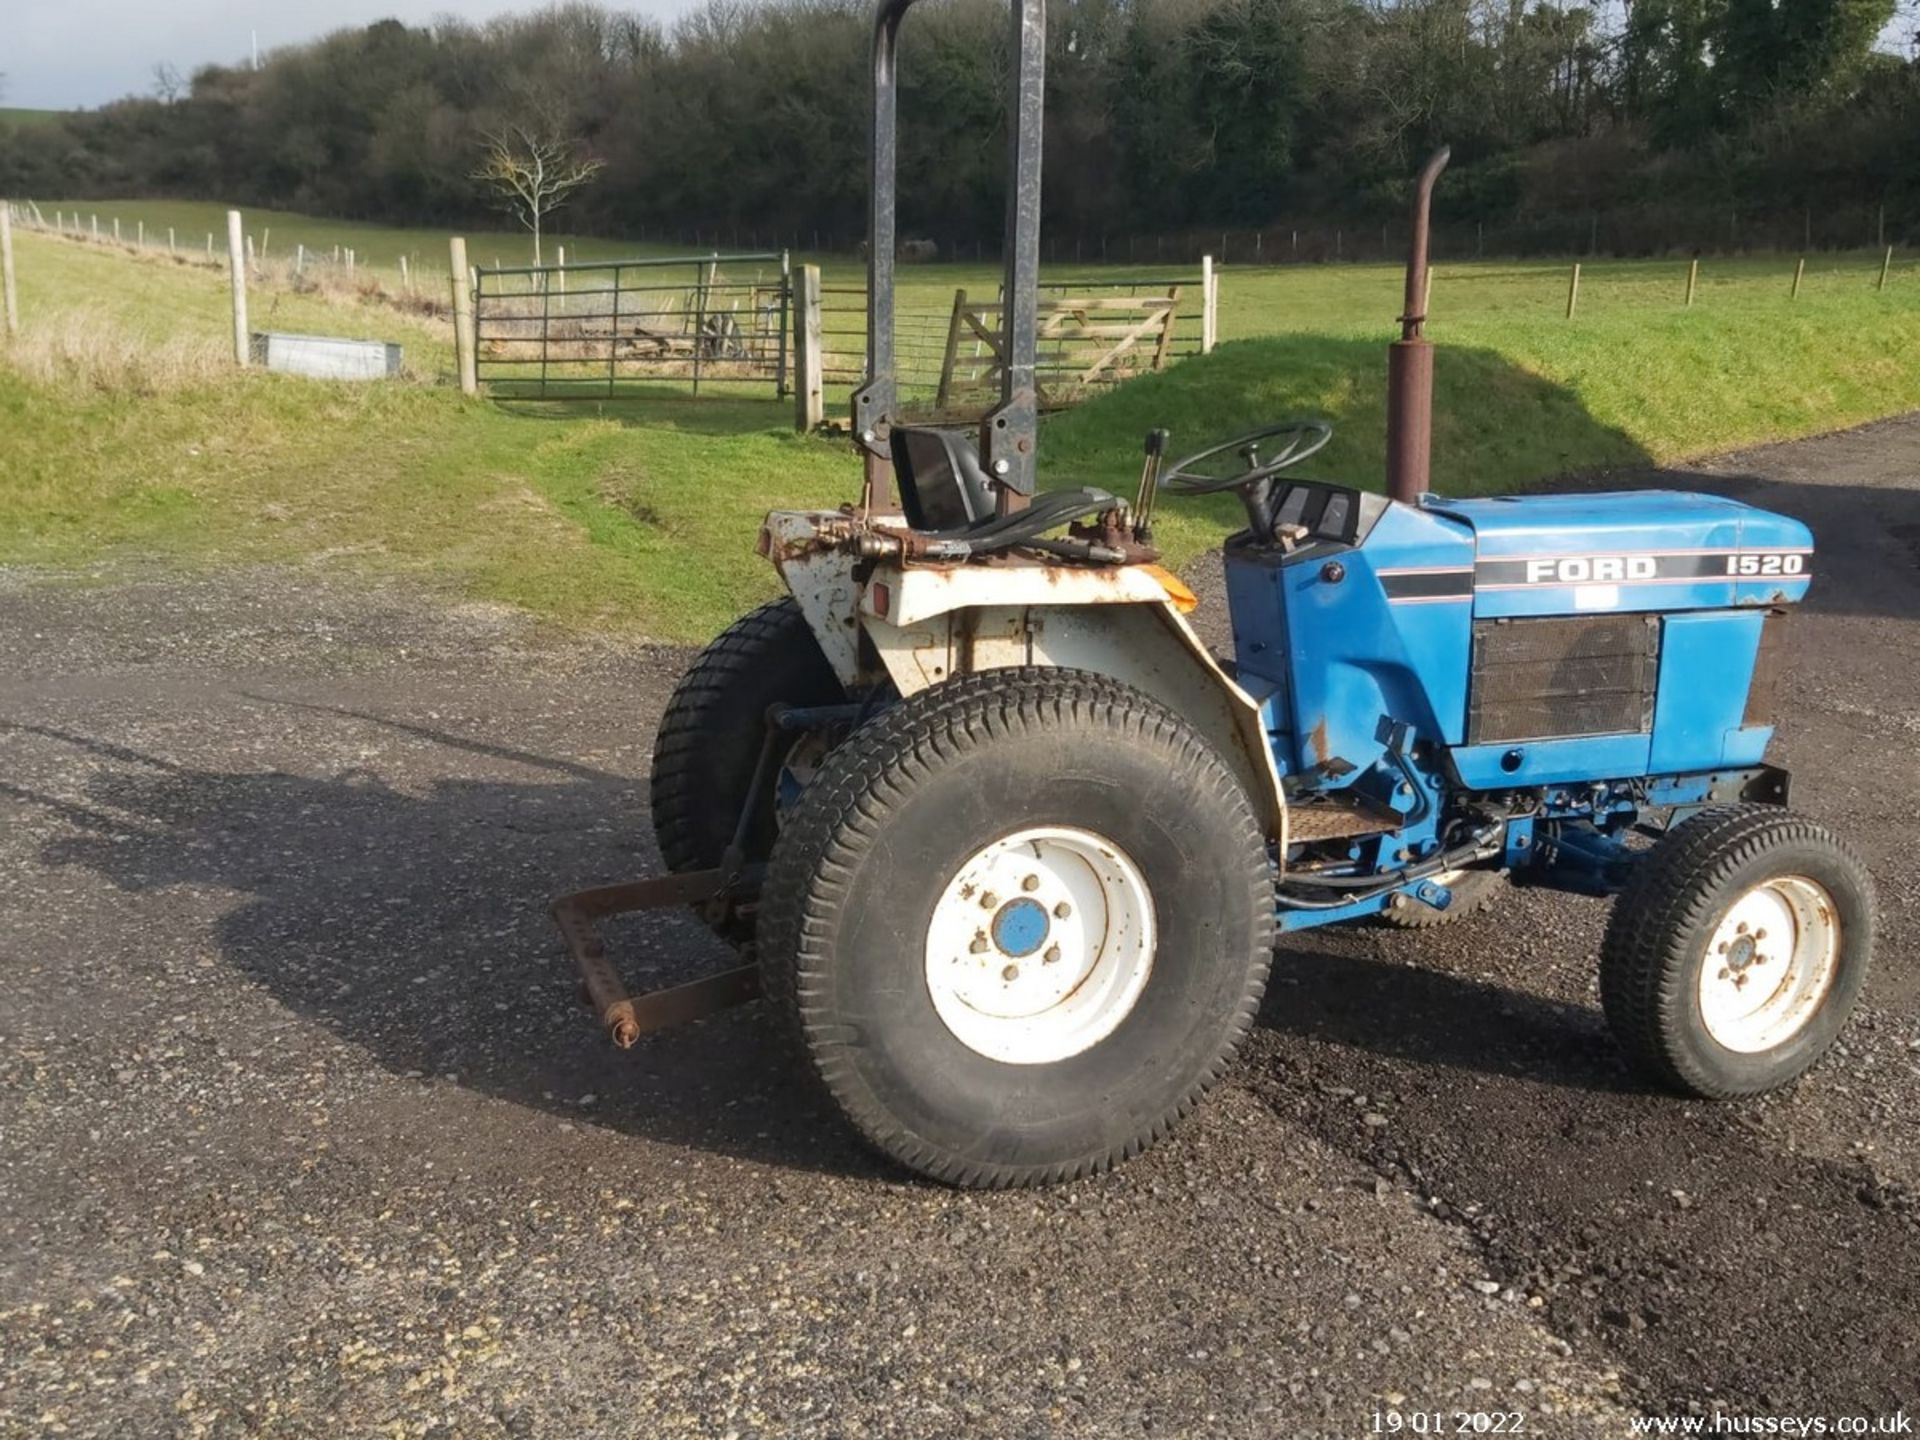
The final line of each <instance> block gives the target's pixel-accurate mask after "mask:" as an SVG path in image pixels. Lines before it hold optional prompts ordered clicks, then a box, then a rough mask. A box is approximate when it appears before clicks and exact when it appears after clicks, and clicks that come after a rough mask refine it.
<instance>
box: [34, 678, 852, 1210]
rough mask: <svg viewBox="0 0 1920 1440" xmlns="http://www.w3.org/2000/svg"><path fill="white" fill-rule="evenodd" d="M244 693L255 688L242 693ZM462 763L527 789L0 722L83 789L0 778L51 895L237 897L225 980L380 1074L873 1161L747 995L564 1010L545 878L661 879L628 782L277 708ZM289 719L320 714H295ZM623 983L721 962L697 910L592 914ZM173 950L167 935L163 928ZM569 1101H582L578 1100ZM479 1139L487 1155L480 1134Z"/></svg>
mask: <svg viewBox="0 0 1920 1440" xmlns="http://www.w3.org/2000/svg"><path fill="white" fill-rule="evenodd" d="M255 698H256V699H257V698H258V697H255ZM302 711H307V712H318V714H319V715H321V716H332V717H337V718H338V719H339V720H342V721H348V722H351V723H353V724H356V725H371V726H375V727H382V728H389V729H393V730H398V731H400V732H402V733H404V734H406V735H408V736H409V737H412V738H413V739H416V740H421V741H426V742H430V743H431V744H432V745H433V746H436V747H444V748H448V749H451V750H453V751H455V752H457V758H454V759H453V760H452V762H451V764H449V763H448V760H447V757H444V756H442V757H437V758H436V760H435V762H434V763H435V764H436V765H437V766H438V768H441V769H443V770H444V769H449V768H452V767H453V766H460V767H462V768H471V769H484V770H487V771H494V772H498V771H501V770H509V771H520V772H523V773H525V774H526V775H527V776H528V777H529V778H526V779H518V780H512V781H506V780H500V779H494V778H489V779H484V780H481V779H462V778H435V779H431V780H426V781H421V780H418V779H414V778H411V777H409V778H408V779H407V780H406V781H405V782H404V784H395V783H390V782H389V780H387V779H386V778H383V776H382V775H380V774H377V773H374V772H372V771H370V770H361V769H344V770H341V771H340V772H339V773H337V774H333V775H330V776H324V777H320V776H313V775H302V774H290V773H285V772H281V771H260V772H247V771H236V772H218V771H210V770H202V769H196V768H193V767H189V766H183V765H178V764H175V763H173V762H171V761H167V760H164V759H161V758H159V757H157V756H154V755H150V754H147V753H144V752H141V751H138V750H135V749H131V748H129V747H126V746H123V745H117V744H113V743H110V742H107V741H103V740H99V739H95V738H92V737H90V736H86V735H81V734H74V733H71V732H66V731H59V730H53V729H50V728H47V727H38V726H29V725H20V724H10V723H6V722H0V732H9V733H13V734H16V735H19V734H32V735H35V736H38V737H39V738H41V739H43V740H51V741H53V742H55V743H58V744H61V745H64V746H67V747H70V748H71V749H72V750H73V752H74V754H75V759H76V761H77V766H76V768H84V769H87V770H90V771H91V774H90V776H89V778H88V779H87V780H86V781H85V782H84V787H83V792H82V798H81V799H79V800H68V799H59V798H55V797H52V796H47V795H41V794H37V793H33V792H30V791H27V790H24V789H22V788H20V787H18V786H12V785H8V786H0V790H3V791H4V792H5V793H7V794H8V795H10V796H11V797H12V798H14V799H16V800H21V801H25V802H27V803H30V804H33V805H35V806H37V807H38V808H40V809H41V810H42V811H44V812H47V813H50V814H53V815H57V816H59V817H60V818H61V819H62V820H64V821H65V822H66V823H65V824H64V825H63V826H62V827H61V832H62V833H60V834H58V835H56V836H55V837H54V838H51V839H49V840H48V841H47V842H46V843H45V844H44V845H43V846H42V847H41V850H40V852H39V863H40V865H41V866H42V867H43V868H44V870H45V871H46V872H47V874H48V876H49V879H48V881H47V882H46V883H47V884H48V886H49V888H50V889H58V888H65V887H67V886H68V885H69V884H70V883H71V882H69V881H62V880H58V879H53V878H51V877H53V876H54V875H56V874H57V872H59V871H62V870H66V869H71V868H75V867H78V868H81V869H84V870H87V871H90V872H93V873H94V874H96V875H98V876H100V877H102V878H103V879H104V880H106V881H107V882H108V883H109V884H111V885H113V886H114V887H116V888H117V889H119V890H121V891H125V892H132V893H136V894H142V895H148V896H151V898H152V903H153V908H152V915H153V922H152V923H153V924H154V925H155V926H156V927H157V928H158V929H160V930H162V931H164V928H165V927H166V926H167V924H168V919H167V917H168V915H169V913H170V910H171V908H172V907H171V902H170V900H169V898H168V895H167V892H169V891H170V890H173V889H175V888H176V887H182V886H185V887H194V888H199V889H206V888H212V889H215V890H219V891H226V892H230V893H231V894H232V895H233V896H234V897H235V899H234V902H233V903H232V904H231V906H230V907H229V908H228V909H226V911H225V913H224V914H223V915H222V916H221V917H220V919H219V920H218V921H217V930H216V944H217V950H218V954H219V956H220V957H221V960H222V961H223V963H224V964H225V965H226V966H228V967H229V968H230V969H231V971H232V972H233V974H234V976H235V978H236V980H237V981H239V982H241V983H243V984H246V985H251V986H257V987H258V988H259V989H260V990H262V991H264V992H266V993H267V994H269V995H271V996H272V997H273V998H274V1000H276V1001H277V1002H278V1003H280V1004H281V1005H284V1006H285V1007H286V1008H287V1009H288V1010H290V1011H291V1012H293V1013H294V1014H296V1015H300V1016H302V1017H305V1018H307V1019H309V1020H311V1021H313V1022H315V1023H316V1024H318V1025H320V1026H322V1027H324V1029H325V1030H327V1031H328V1032H330V1033H331V1034H333V1035H334V1036H336V1037H337V1038H339V1039H340V1040H342V1041H344V1042H346V1043H348V1044H350V1045H352V1046H354V1047H356V1048H359V1049H361V1050H363V1051H364V1052H365V1053H366V1054H367V1055H369V1056H370V1057H372V1058H373V1060H374V1061H375V1062H376V1063H377V1064H379V1065H380V1066H381V1067H382V1068H384V1069H386V1070H388V1071H390V1072H392V1073H394V1074H396V1075H401V1076H409V1077H419V1078H421V1079H423V1080H426V1079H429V1078H432V1079H440V1080H445V1079H456V1080H457V1083H458V1084H459V1085H461V1086H463V1087H466V1088H468V1089H472V1090H476V1091H479V1092H481V1093H484V1094H486V1095H490V1096H493V1097H496V1098H499V1099H502V1100H506V1101H509V1102H512V1103H514V1104H516V1105H521V1106H526V1107H530V1108H533V1109H536V1110H545V1111H547V1112H550V1113H552V1114H554V1115H555V1116H558V1117H561V1118H564V1119H566V1120H567V1121H569V1122H571V1123H573V1124H575V1125H577V1126H579V1127H581V1128H587V1127H604V1128H605V1129H607V1130H610V1131H614V1132H618V1133H621V1134H629V1135H634V1136H638V1137H642V1138H645V1139H647V1140H650V1141H653V1142H656V1143H659V1144H662V1145H666V1146H669V1147H682V1148H687V1149H694V1150H702V1151H709V1152H713V1153H717V1154H722V1155H728V1156H733V1157H737V1158H741V1159H746V1160H750V1161H753V1162H757V1163H763V1164H770V1165H775V1166H780V1167H783V1168H791V1169H798V1170H818V1171H825V1172H831V1173H834V1174H843V1175H844V1174H874V1175H878V1174H882V1173H887V1172H884V1171H883V1167H882V1166H881V1164H880V1162H878V1161H877V1160H875V1159H874V1158H872V1157H870V1156H869V1155H868V1154H867V1152H865V1151H864V1150H863V1149H861V1148H860V1147H859V1146H858V1145H857V1144H856V1143H855V1142H854V1141H853V1140H852V1139H851V1138H850V1137H849V1136H848V1134H847V1132H846V1130H845V1129H844V1127H842V1126H840V1125H838V1124H835V1123H833V1122H832V1119H831V1116H830V1114H829V1113H828V1111H827V1109H826V1108H825V1105H824V1102H822V1101H819V1100H817V1099H816V1098H815V1096H814V1094H813V1093H812V1091H811V1090H810V1088H809V1087H808V1086H807V1085H806V1084H803V1083H802V1081H803V1075H802V1072H801V1069H800V1065H799V1062H798V1060H797V1059H796V1058H794V1057H792V1056H790V1055H789V1054H788V1053H786V1052H785V1051H784V1050H783V1048H782V1046H781V1045H780V1044H779V1043H778V1041H777V1037H775V1035H774V1034H773V1033H772V1030H771V1027H770V1026H768V1025H767V1024H766V1023H765V1021H764V1019H763V1017H762V1015H761V1013H760V1010H759V1007H757V1006H751V1007H747V1008H744V1009H741V1010H737V1011H734V1012H730V1013H727V1014H723V1015H719V1016H715V1017H713V1018H710V1019H707V1020H703V1021H700V1022H696V1023H692V1024H688V1025H683V1026H680V1027H677V1028H674V1029H672V1030H668V1031H663V1032H661V1033H659V1034H656V1035H653V1036H649V1037H646V1038H644V1039H642V1041H641V1042H640V1044H639V1045H638V1046H637V1047H636V1048H635V1049H633V1050H631V1051H625V1052H622V1051H619V1050H616V1049H615V1048H614V1047H613V1046H612V1045H611V1043H610V1042H609V1041H608V1040H607V1039H606V1038H605V1036H604V1034H603V1033H602V1032H601V1030H600V1028H599V1026H598V1025H597V1024H596V1023H595V1021H594V1020H593V1018H592V1016H591V1014H590V1012H589V1011H588V1010H587V1009H586V1008H585V1007H584V1006H582V1005H581V1004H580V1002H579V999H578V979H577V976H576V974H575V972H574V968H573V962H572V960H571V958H570V957H569V956H568V955H567V954H566V951H565V949H564V947H563V946H562V944H561V942H560V939H559V935H558V932H557V931H556V930H555V929H554V928H553V926H552V923H551V921H550V920H549V919H548V917H547V915H546V913H545V909H546V905H547V904H548V902H549V901H550V900H551V899H552V898H553V897H554V896H555V895H556V894H557V893H559V892H560V891H562V890H566V889H571V888H574V887H575V886H578V885H582V884H589V883H603V882H607V881H612V880H620V879H628V878H631V877H633V876H636V875H639V874H646V873H660V868H661V867H660V863H659V860H658V857H657V855H656V854H655V853H654V850H653V846H652V843H651V839H650V836H651V826H650V825H649V823H648V819H647V808H646V787H645V785H644V783H643V782H639V781H636V780H634V779H633V778H632V777H629V776H625V775H616V774H611V773H607V772H603V771H599V770H595V769H593V768H592V767H589V766H583V765H579V764H575V763H573V762H571V761H563V760H555V759H552V758H550V757H546V756H541V755H535V754H531V753H528V752H526V751H523V750H517V749H513V748H510V747H506V746H501V745H495V744H492V743H488V742H485V741H481V740H476V739H472V738H468V737H464V736H459V735H452V734H447V733H445V732H442V731H439V730H436V729H433V728H430V727H426V726H420V725H412V724H405V723H402V722H397V721H392V720H388V719H384V718H382V717H380V716H377V715H369V714H357V713H355V712H351V711H331V712H330V711H327V710H326V709H325V707H311V706H291V707H289V710H288V713H289V714H290V715H295V716H299V715H300V712H302ZM300 723H315V724H327V723H332V722H331V721H329V720H315V719H314V718H313V717H312V716H305V717H302V718H301V721H300ZM607 934H608V937H609V943H610V947H611V948H612V950H613V953H614V955H615V956H616V958H617V960H618V961H619V963H620V965H621V968H622V971H623V974H624V975H625V977H626V979H627V981H628V983H629V985H631V986H632V987H633V988H634V989H636V990H639V989H645V988H651V987H653V986H655V985H664V984H671V983H675V982H677V981H679V980H682V979H687V978H692V977H693V976H694V975H697V974H701V973H704V972H706V971H708V970H710V969H715V968H720V967H722V966H725V965H728V964H736V963H738V962H737V960H736V959H735V958H734V956H733V952H732V951H730V950H728V949H727V948H726V947H724V946H722V945H721V944H720V943H719V942H718V941H717V940H715V939H714V938H713V937H711V936H710V935H709V934H707V932H706V931H705V929H704V927H703V926H701V925H700V924H699V922H698V921H696V920H695V919H694V918H693V917H692V916H690V915H686V914H681V913H672V912H669V913H661V914H656V915H648V916H638V917H632V918H629V919H627V920H625V921H617V922H614V923H613V924H611V925H609V926H608V927H607ZM167 938H168V939H169V940H173V939H174V938H175V937H174V936H173V935H168V937H167ZM583 1097H592V1098H591V1099H590V1100H586V1101H585V1103H583ZM475 1143H476V1144H477V1145H486V1144H488V1143H489V1142H488V1140H487V1137H486V1136H485V1135H484V1134H482V1135H477V1136H476V1137H475Z"/></svg>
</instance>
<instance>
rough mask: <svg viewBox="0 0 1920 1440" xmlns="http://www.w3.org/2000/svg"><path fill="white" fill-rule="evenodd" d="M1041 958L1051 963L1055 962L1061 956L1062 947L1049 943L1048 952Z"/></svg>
mask: <svg viewBox="0 0 1920 1440" xmlns="http://www.w3.org/2000/svg"><path fill="white" fill-rule="evenodd" d="M1040 958H1041V959H1042V960H1043V961H1045V962H1046V963H1047V964H1049V965H1051V964H1053V963H1054V961H1056V960H1058V959H1059V958H1060V947H1059V946H1058V945H1049V946H1048V947H1047V953H1046V954H1044V955H1042V956H1041V957H1040Z"/></svg>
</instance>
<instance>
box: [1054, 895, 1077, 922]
mask: <svg viewBox="0 0 1920 1440" xmlns="http://www.w3.org/2000/svg"><path fill="white" fill-rule="evenodd" d="M1071 914H1073V907H1072V906H1071V905H1069V904H1067V902H1066V901H1064V900H1062V901H1061V902H1060V903H1059V904H1058V905H1056V906H1054V907H1053V918H1054V919H1056V920H1064V919H1066V918H1067V917H1068V916H1069V915H1071Z"/></svg>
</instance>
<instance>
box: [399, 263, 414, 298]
mask: <svg viewBox="0 0 1920 1440" xmlns="http://www.w3.org/2000/svg"><path fill="white" fill-rule="evenodd" d="M400 288H401V289H402V290H404V291H406V292H407V294H409V295H411V294H412V293H413V277H412V276H411V275H409V274H408V273H407V257H406V256H404V255H402V256H401V257H400Z"/></svg>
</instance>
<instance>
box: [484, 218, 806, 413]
mask: <svg viewBox="0 0 1920 1440" xmlns="http://www.w3.org/2000/svg"><path fill="white" fill-rule="evenodd" d="M792 279H793V277H792V273H791V267H790V266H789V265H788V263H787V256H786V255H785V254H784V253H771V252H770V253H766V254H754V255H701V256H688V257H684V258H675V259H667V260H610V261H603V262H597V263H592V264H585V265H529V266H501V267H496V268H494V269H491V270H476V271H475V272H474V274H473V319H474V365H475V370H476V373H477V378H478V379H479V380H480V381H481V382H483V383H484V384H486V386H487V387H488V388H489V389H490V390H491V391H492V392H493V393H494V394H496V395H499V396H502V397H505V398H508V399H541V400H565V399H593V398H600V397H605V396H610V395H618V394H621V393H622V392H623V391H626V390H632V389H639V388H648V389H651V388H656V387H658V386H659V385H661V384H662V383H670V384H671V383H686V384H690V385H691V387H692V389H693V393H694V394H696V395H697V394H699V393H700V386H701V385H702V384H703V383H704V384H706V385H708V386H709V387H713V386H715V385H719V386H720V387H722V388H724V389H728V390H735V389H738V388H740V387H742V386H745V385H753V386H759V385H765V384H768V383H771V384H772V385H773V387H774V393H775V395H776V396H779V397H781V398H784V397H785V396H786V394H787V385H788V375H789V370H788V340H789V337H790V334H791V327H790V323H789V322H790V316H791V314H792V301H793V285H792Z"/></svg>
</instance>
